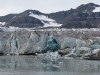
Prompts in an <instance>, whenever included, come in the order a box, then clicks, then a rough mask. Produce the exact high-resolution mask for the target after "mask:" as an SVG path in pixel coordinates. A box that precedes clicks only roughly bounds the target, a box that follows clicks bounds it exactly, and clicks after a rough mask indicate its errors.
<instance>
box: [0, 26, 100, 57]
mask: <svg viewBox="0 0 100 75" xmlns="http://www.w3.org/2000/svg"><path fill="white" fill-rule="evenodd" d="M99 32H100V29H94V28H93V29H64V28H62V29H61V28H51V29H28V28H14V27H9V28H5V27H1V28H0V54H1V55H2V54H4V55H25V54H27V55H28V54H32V55H38V54H43V53H47V54H48V52H49V54H50V56H54V55H53V54H56V55H57V54H59V55H60V56H65V57H82V58H84V59H87V58H91V57H93V58H98V59H99V58H100V57H99V56H100V38H99V37H100V33H99ZM97 37H98V38H97ZM52 52H56V53H52Z"/></svg>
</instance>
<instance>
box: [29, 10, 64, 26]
mask: <svg viewBox="0 0 100 75" xmlns="http://www.w3.org/2000/svg"><path fill="white" fill-rule="evenodd" d="M29 16H31V17H34V18H37V19H39V20H40V21H41V22H42V23H43V24H44V27H60V26H61V25H62V24H58V23H56V21H55V20H53V19H51V18H48V17H47V16H45V15H37V14H33V13H32V12H31V13H30V15H29Z"/></svg>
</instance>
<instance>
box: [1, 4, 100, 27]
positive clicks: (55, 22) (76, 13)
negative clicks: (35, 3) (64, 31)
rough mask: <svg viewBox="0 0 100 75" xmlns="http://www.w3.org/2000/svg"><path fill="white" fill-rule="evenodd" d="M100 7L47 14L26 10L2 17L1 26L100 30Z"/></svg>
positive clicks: (84, 7)
mask: <svg viewBox="0 0 100 75" xmlns="http://www.w3.org/2000/svg"><path fill="white" fill-rule="evenodd" d="M99 7H100V5H97V4H94V3H88V4H82V5H80V6H78V7H77V8H76V9H72V8H71V9H70V10H66V11H59V12H55V13H50V14H45V13H42V12H40V11H37V10H26V11H24V12H22V13H19V14H9V15H6V16H1V17H0V25H1V26H7V27H8V26H14V27H20V28H32V27H61V28H62V27H63V28H100V21H99V20H100V10H99Z"/></svg>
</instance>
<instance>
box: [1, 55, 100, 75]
mask: <svg viewBox="0 0 100 75" xmlns="http://www.w3.org/2000/svg"><path fill="white" fill-rule="evenodd" d="M0 75H100V61H97V60H83V59H75V58H74V59H73V58H67V57H66V58H65V57H61V58H56V59H55V58H48V57H46V56H41V57H40V56H39V57H38V56H0Z"/></svg>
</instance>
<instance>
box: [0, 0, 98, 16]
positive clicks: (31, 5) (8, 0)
mask: <svg viewBox="0 0 100 75" xmlns="http://www.w3.org/2000/svg"><path fill="white" fill-rule="evenodd" d="M90 2H93V3H96V4H100V0H0V16H3V15H7V14H10V13H20V12H23V11H25V10H28V9H32V10H39V11H41V12H43V13H51V12H57V11H62V10H69V9H70V8H76V7H77V6H79V5H81V4H87V3H90Z"/></svg>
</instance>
